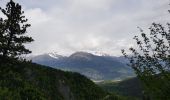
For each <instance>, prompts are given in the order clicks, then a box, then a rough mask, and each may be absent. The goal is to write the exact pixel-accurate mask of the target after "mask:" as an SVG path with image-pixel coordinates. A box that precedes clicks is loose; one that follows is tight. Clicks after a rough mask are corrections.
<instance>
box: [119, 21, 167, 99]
mask: <svg viewBox="0 0 170 100" xmlns="http://www.w3.org/2000/svg"><path fill="white" fill-rule="evenodd" d="M149 30H150V34H149V36H148V35H147V34H146V33H145V32H144V31H143V30H142V29H140V32H141V38H140V37H139V36H135V37H134V39H135V40H136V43H137V46H138V48H137V49H135V48H129V50H130V51H131V52H132V55H130V56H129V55H127V53H126V52H125V50H122V53H123V55H124V56H125V57H126V58H128V59H129V61H130V64H129V66H131V67H132V68H133V69H134V71H135V72H136V74H137V76H138V78H139V79H140V80H141V82H142V83H143V85H144V87H145V93H149V95H150V97H151V99H153V100H169V99H170V95H169V94H170V91H169V90H170V24H169V23H168V24H167V27H166V28H165V27H163V25H161V24H156V23H153V24H152V25H151V27H150V28H149Z"/></svg>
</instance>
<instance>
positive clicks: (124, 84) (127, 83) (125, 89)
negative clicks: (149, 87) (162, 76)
mask: <svg viewBox="0 0 170 100" xmlns="http://www.w3.org/2000/svg"><path fill="white" fill-rule="evenodd" d="M98 85H99V86H100V87H102V88H103V89H104V90H106V91H109V92H110V93H117V94H119V95H122V96H129V97H136V98H142V90H143V89H142V86H141V84H140V81H139V80H138V79H137V78H129V79H126V80H123V81H115V82H114V81H104V82H100V83H98Z"/></svg>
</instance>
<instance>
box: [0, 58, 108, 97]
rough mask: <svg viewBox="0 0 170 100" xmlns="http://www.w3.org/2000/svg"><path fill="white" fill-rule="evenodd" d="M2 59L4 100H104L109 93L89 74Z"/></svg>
mask: <svg viewBox="0 0 170 100" xmlns="http://www.w3.org/2000/svg"><path fill="white" fill-rule="evenodd" d="M8 62H10V63H8V64H4V63H3V62H0V100H26V99H28V100H100V99H101V98H104V97H105V96H107V93H106V92H104V91H103V90H102V89H101V88H99V87H98V86H97V85H95V84H94V83H93V82H92V81H90V80H89V79H87V78H86V77H84V76H82V75H80V74H78V73H71V72H63V71H60V70H56V69H52V68H49V67H46V66H41V65H38V64H32V63H28V62H18V61H8Z"/></svg>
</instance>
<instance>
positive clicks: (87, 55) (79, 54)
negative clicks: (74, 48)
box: [70, 51, 94, 59]
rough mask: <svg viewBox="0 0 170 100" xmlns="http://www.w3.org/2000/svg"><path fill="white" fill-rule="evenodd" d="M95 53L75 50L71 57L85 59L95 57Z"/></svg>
mask: <svg viewBox="0 0 170 100" xmlns="http://www.w3.org/2000/svg"><path fill="white" fill-rule="evenodd" d="M93 56H94V55H93V54H91V53H87V52H82V51H79V52H75V53H73V54H72V55H70V58H73V59H75V58H85V59H89V58H91V57H93Z"/></svg>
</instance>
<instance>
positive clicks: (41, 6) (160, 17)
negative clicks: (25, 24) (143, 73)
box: [0, 0, 169, 55]
mask: <svg viewBox="0 0 170 100" xmlns="http://www.w3.org/2000/svg"><path fill="white" fill-rule="evenodd" d="M16 1H18V2H20V3H21V4H22V5H24V9H25V15H26V17H28V18H29V22H30V23H31V24H32V27H31V28H30V29H29V33H30V35H31V36H32V37H33V38H34V39H35V40H36V41H35V42H34V43H33V44H30V45H28V47H29V48H30V49H31V50H33V54H40V53H45V52H53V51H55V52H62V53H72V52H75V51H80V50H82V51H86V50H87V51H90V50H92V51H95V50H97V51H103V52H106V53H110V54H113V55H120V49H122V48H128V47H130V46H134V42H133V41H132V37H133V36H134V35H137V33H139V31H138V29H137V26H141V27H142V28H144V29H147V28H148V27H149V26H150V24H151V23H152V22H154V21H156V22H160V23H165V22H167V21H168V18H169V17H168V15H169V14H168V12H167V10H168V7H169V6H168V4H169V1H168V0H164V1H162V0H48V1H47V0H26V1H23V0H16ZM0 5H1V4H0Z"/></svg>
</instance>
